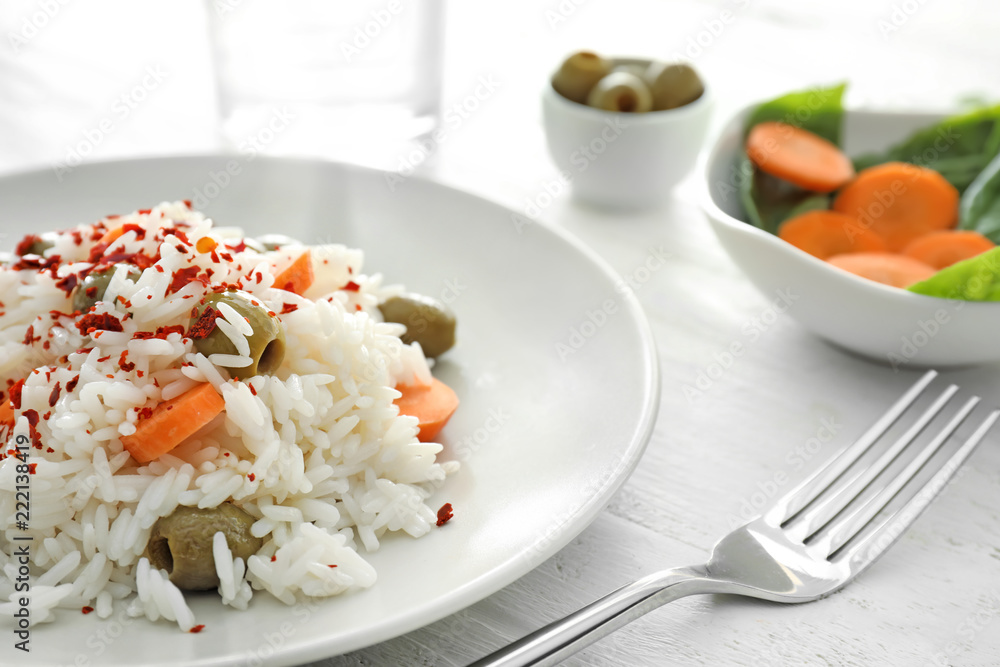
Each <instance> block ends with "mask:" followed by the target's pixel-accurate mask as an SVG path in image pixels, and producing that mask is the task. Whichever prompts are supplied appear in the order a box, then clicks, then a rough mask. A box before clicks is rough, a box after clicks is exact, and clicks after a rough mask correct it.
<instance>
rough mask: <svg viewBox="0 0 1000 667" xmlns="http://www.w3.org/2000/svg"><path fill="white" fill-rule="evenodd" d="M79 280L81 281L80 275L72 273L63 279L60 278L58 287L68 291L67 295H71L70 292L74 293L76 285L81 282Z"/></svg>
mask: <svg viewBox="0 0 1000 667" xmlns="http://www.w3.org/2000/svg"><path fill="white" fill-rule="evenodd" d="M79 282H80V276H78V275H77V274H75V273H71V274H69V275H68V276H66V277H65V278H63V279H62V280H60V281H59V282H57V283H56V287H58V288H59V289H61V290H62V291H64V292H66V296H69V295H70V294H72V293H73V290H74V289H76V286H77V284H79Z"/></svg>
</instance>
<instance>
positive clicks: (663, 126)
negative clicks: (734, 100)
mask: <svg viewBox="0 0 1000 667" xmlns="http://www.w3.org/2000/svg"><path fill="white" fill-rule="evenodd" d="M612 62H613V63H614V65H615V66H620V65H643V64H648V63H649V62H650V61H648V60H640V59H636V58H617V59H614V60H613V61H612ZM711 109H712V95H711V88H710V87H709V86H708V84H707V83H706V84H705V92H704V93H702V95H701V97H699V98H698V99H697V100H695V101H694V102H691V103H690V104H685V105H684V106H682V107H677V108H676V109H669V110H666V111H648V112H645V113H615V112H611V111H604V110H602V109H595V108H593V107H588V106H586V105H583V104H578V103H576V102H572V101H570V100H568V99H566V98H565V97H563V96H562V95H560V94H559V93H557V92H556V91H555V89H553V88H552V85H551V83H550V84H548V85H547V86H546V87H545V91H544V93H543V94H542V116H543V119H544V125H545V136H546V139H547V141H548V146H549V154H550V155H551V156H552V160H553V162H555V164H556V166H558V167H559V169H560V171H561V172H562V176H563V178H564V179H565V180H567V181H569V182H571V183H572V187H573V194H574V196H575V197H577V198H578V199H581V200H583V201H587V202H590V203H594V204H598V205H603V206H609V207H614V208H643V207H647V206H652V205H655V204H657V203H658V202H660V201H662V200H663V199H664V198H665V197H666V196H667V195H668V194H669V193H670V190H671V188H673V186H675V185H677V183H679V182H680V181H681V180H682V179H683V178H684V177H685V176H687V175H688V173H690V172H691V170H692V169H693V168H694V166H695V163H696V161H697V159H698V152H699V151H700V150H701V146H702V143H703V142H704V140H705V133H706V131H707V129H708V121H709V118H710V116H711Z"/></svg>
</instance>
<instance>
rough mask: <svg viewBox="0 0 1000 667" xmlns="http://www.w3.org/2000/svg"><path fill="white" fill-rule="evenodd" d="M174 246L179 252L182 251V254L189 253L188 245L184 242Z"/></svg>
mask: <svg viewBox="0 0 1000 667" xmlns="http://www.w3.org/2000/svg"><path fill="white" fill-rule="evenodd" d="M174 248H176V249H177V252H179V253H181V254H182V255H186V254H187V251H188V249H187V246H186V245H184V244H182V243H178V244H177V245H175V246H174Z"/></svg>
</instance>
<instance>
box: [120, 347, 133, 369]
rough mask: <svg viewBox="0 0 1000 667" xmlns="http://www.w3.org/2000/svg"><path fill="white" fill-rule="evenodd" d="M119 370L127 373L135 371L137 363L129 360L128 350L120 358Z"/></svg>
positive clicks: (123, 351)
mask: <svg viewBox="0 0 1000 667" xmlns="http://www.w3.org/2000/svg"><path fill="white" fill-rule="evenodd" d="M118 368H120V369H122V370H123V371H126V372H127V371H131V370H135V363H133V362H131V361H129V360H128V350H122V353H121V355H120V356H119V357H118Z"/></svg>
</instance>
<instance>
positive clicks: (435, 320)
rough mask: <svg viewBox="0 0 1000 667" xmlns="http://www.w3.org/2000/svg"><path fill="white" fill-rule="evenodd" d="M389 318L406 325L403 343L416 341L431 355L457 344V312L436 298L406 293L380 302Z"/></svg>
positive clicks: (443, 351) (381, 309) (435, 355)
mask: <svg viewBox="0 0 1000 667" xmlns="http://www.w3.org/2000/svg"><path fill="white" fill-rule="evenodd" d="M378 309H379V310H380V311H382V317H383V318H384V319H385V321H386V322H398V323H399V324H405V325H406V333H404V334H403V335H402V336H400V339H401V340H402V341H403V342H404V343H407V344H409V343H412V342H414V341H416V342H417V343H420V347H421V349H422V350H423V351H424V354H425V355H427V356H428V357H437V356H439V355H442V354H444V353H445V352H447V351H448V350H450V349H451V348H452V346H453V345H454V344H455V314H454V313H453V312H451V309H450V308H448V306H446V305H444V304H443V303H441V302H440V301H438V300H437V299H432V298H430V297H426V296H421V295H419V294H404V295H402V296H394V297H391V298H389V299H386V300H385V301H384V302H382V303H380V304H379V307H378Z"/></svg>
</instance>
